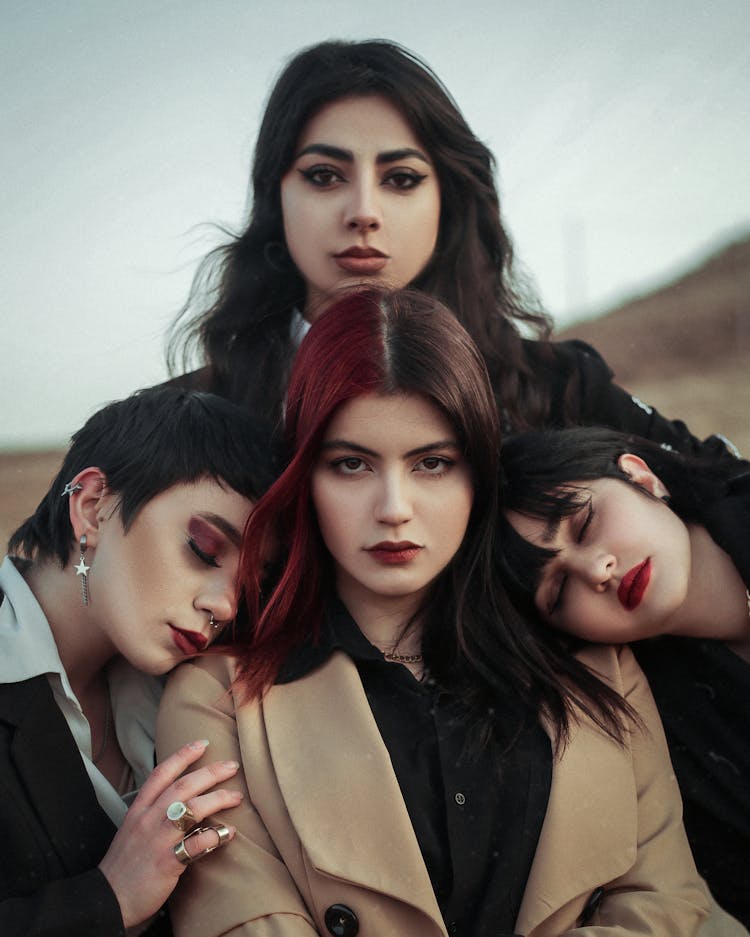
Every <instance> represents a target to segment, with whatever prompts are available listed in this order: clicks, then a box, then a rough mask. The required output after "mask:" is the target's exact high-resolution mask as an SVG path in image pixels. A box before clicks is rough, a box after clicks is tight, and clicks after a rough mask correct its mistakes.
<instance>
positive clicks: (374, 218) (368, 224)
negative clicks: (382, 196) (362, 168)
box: [344, 179, 383, 232]
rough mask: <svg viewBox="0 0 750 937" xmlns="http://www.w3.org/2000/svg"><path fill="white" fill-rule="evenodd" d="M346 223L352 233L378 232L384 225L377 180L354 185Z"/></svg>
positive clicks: (366, 180)
mask: <svg viewBox="0 0 750 937" xmlns="http://www.w3.org/2000/svg"><path fill="white" fill-rule="evenodd" d="M350 191H351V196H350V199H349V202H348V204H347V206H346V212H345V219H344V223H345V225H346V227H347V228H349V230H350V231H362V232H368V231H377V230H378V229H379V228H380V226H381V225H382V223H383V219H382V215H381V211H380V204H379V199H378V196H377V188H376V184H375V180H370V179H361V180H359V181H358V182H356V183H354V184H352V188H351V190H350Z"/></svg>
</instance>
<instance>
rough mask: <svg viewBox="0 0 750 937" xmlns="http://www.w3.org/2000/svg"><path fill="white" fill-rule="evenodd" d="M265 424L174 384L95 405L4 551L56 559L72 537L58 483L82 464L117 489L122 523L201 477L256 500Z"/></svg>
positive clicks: (64, 556)
mask: <svg viewBox="0 0 750 937" xmlns="http://www.w3.org/2000/svg"><path fill="white" fill-rule="evenodd" d="M273 452H274V449H273V445H272V438H271V432H270V429H269V427H268V426H267V425H266V424H265V423H264V422H263V421H261V420H259V419H256V418H253V417H250V416H249V415H248V414H247V413H246V412H245V411H244V410H242V409H241V408H240V407H238V406H236V405H235V404H233V403H230V402H229V401H228V400H224V399H222V398H221V397H217V396H215V395H214V394H205V393H200V392H198V391H185V390H181V389H179V388H175V387H155V388H151V389H149V390H142V391H139V392H138V393H135V394H133V395H132V396H130V397H127V398H125V399H124V400H118V401H116V402H114V403H110V404H108V405H107V406H106V407H102V409H101V410H98V411H97V412H96V413H95V414H94V415H93V416H92V417H90V418H89V419H88V420H87V421H86V423H85V424H84V425H83V426H82V427H81V429H79V430H78V431H77V432H76V433H74V435H73V437H72V440H71V444H70V448H69V449H68V451H67V453H66V455H65V458H64V459H63V463H62V466H61V468H60V471H59V472H58V473H57V476H56V477H55V479H54V481H53V482H52V484H51V485H50V488H49V491H48V492H47V494H46V495H45V496H44V497H43V498H42V500H41V501H40V503H39V506H38V507H37V509H36V511H34V513H33V514H32V515H31V517H29V518H28V519H27V520H26V521H24V523H23V524H22V525H21V526H20V527H19V528H18V530H16V531H15V533H14V534H13V535H12V536H11V538H10V541H9V543H8V553H10V554H12V555H16V556H20V557H24V558H26V559H37V558H40V559H53V558H55V559H57V561H58V562H59V563H60V565H61V566H62V567H64V566H66V565H67V563H68V560H69V559H70V555H71V550H72V548H73V546H74V544H75V538H74V536H73V528H72V526H71V523H70V515H69V509H68V499H67V497H64V496H63V490H64V488H65V485H66V484H67V483H68V482H69V481H70V480H71V479H72V478H74V477H75V476H76V475H77V474H78V473H79V472H80V471H82V470H83V469H85V468H88V467H89V466H96V467H98V468H99V469H101V471H102V474H103V475H104V476H105V478H106V479H107V488H108V490H109V491H110V492H113V493H115V494H116V495H117V498H118V505H119V514H120V519H121V521H122V525H123V529H124V530H125V531H126V532H127V530H128V529H129V528H130V525H131V524H132V523H133V521H134V520H135V518H136V516H137V514H138V512H139V511H140V510H141V508H143V507H144V506H145V505H146V504H147V503H148V502H149V501H150V500H151V499H152V498H154V497H156V495H158V494H160V493H161V492H163V491H166V490H167V489H168V488H171V487H172V486H173V485H177V484H180V483H189V482H194V481H197V480H198V479H200V478H204V477H206V476H208V477H210V478H214V479H216V480H217V481H221V482H223V483H224V484H226V485H228V486H229V487H230V488H233V489H234V490H235V491H237V492H239V493H240V494H241V495H244V496H245V497H246V498H250V499H251V500H253V501H255V500H257V499H258V498H260V496H261V495H262V494H263V492H264V491H265V490H266V489H267V488H268V486H269V485H270V484H271V482H272V481H273V478H274V477H275V473H276V471H277V469H278V466H277V465H276V464H275V462H274V455H273Z"/></svg>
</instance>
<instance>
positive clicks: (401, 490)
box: [375, 472, 412, 527]
mask: <svg viewBox="0 0 750 937" xmlns="http://www.w3.org/2000/svg"><path fill="white" fill-rule="evenodd" d="M411 516H412V507H411V499H410V498H409V494H408V485H407V483H406V481H405V480H404V479H403V478H402V477H401V476H400V474H396V473H395V472H394V473H390V474H388V475H387V476H386V477H384V478H383V480H382V484H381V486H380V490H379V492H378V499H377V504H376V509H375V519H376V520H377V521H378V523H380V524H386V525H388V526H389V527H398V526H400V525H401V524H405V523H407V522H408V521H409V520H411Z"/></svg>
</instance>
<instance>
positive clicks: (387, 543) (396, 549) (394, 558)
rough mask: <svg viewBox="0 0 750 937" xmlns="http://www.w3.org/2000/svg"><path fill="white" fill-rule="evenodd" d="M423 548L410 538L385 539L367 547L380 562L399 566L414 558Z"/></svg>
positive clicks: (371, 554)
mask: <svg viewBox="0 0 750 937" xmlns="http://www.w3.org/2000/svg"><path fill="white" fill-rule="evenodd" d="M421 549H422V547H420V546H419V545H418V544H416V543H412V542H411V541H410V540H398V541H393V540H383V541H381V542H380V543H376V544H375V545H374V546H372V547H367V552H368V553H369V554H370V556H372V557H374V558H375V559H376V560H378V561H379V562H380V563H386V564H389V565H391V564H392V565H394V566H397V565H398V564H400V563H408V562H410V560H413V559H414V557H415V556H416V555H417V554H418V553H419V551H420V550H421Z"/></svg>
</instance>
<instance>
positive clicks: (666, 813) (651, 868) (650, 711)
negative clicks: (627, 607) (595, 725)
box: [544, 647, 720, 937]
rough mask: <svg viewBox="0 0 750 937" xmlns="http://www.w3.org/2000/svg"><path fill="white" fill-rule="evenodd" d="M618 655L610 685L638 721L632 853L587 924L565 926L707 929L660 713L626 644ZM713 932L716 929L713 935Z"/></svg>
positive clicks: (659, 932) (652, 935) (671, 931)
mask: <svg viewBox="0 0 750 937" xmlns="http://www.w3.org/2000/svg"><path fill="white" fill-rule="evenodd" d="M617 656H618V660H619V680H620V681H621V685H620V686H619V687H615V688H616V689H618V690H619V691H620V693H621V694H622V695H623V696H624V698H625V699H626V700H627V701H628V702H629V703H630V705H631V706H632V707H633V709H634V710H635V711H636V712H637V713H638V715H639V717H640V719H641V721H642V724H641V726H640V727H638V726H635V727H633V728H632V729H631V734H630V740H629V744H630V753H631V758H632V771H633V776H634V780H635V796H636V798H637V818H638V827H637V842H636V843H635V844H634V847H635V856H634V861H633V864H632V866H631V867H630V868H629V869H628V870H627V871H626V872H625V873H624V874H622V875H621V876H619V877H617V878H615V879H614V880H613V881H610V882H608V883H606V884H604V886H603V887H604V895H603V898H602V901H601V903H600V905H599V907H598V909H597V911H596V912H595V914H594V916H593V918H592V919H591V921H590V922H589V924H588V926H584V927H580V928H575V929H574V930H572V931H569V932H568V933H570V934H571V937H572V935H573V934H575V935H576V937H583V935H584V934H585V935H587V937H594V935H597V937H599V935H601V937H611V935H613V934H623V935H625V934H627V935H628V937H630V935H633V937H635V935H638V937H641V935H643V937H646V935H648V937H672V935H673V937H687V935H690V934H696V935H697V934H700V935H701V937H709V934H710V933H711V931H710V930H709V928H708V921H707V912H708V908H709V902H708V898H707V896H706V894H705V890H704V885H703V882H702V880H701V879H700V877H699V876H698V874H697V871H696V869H695V864H694V862H693V858H692V854H691V852H690V847H689V845H688V842H687V837H686V835H685V830H684V827H683V825H682V800H681V798H680V793H679V788H678V785H677V780H676V777H675V775H674V771H673V769H672V764H671V761H670V758H669V752H668V748H667V742H666V738H665V736H664V731H663V728H662V724H661V719H660V718H659V715H658V712H657V709H656V704H655V702H654V699H653V696H652V694H651V690H650V688H649V686H648V683H647V681H646V678H645V676H644V674H643V672H642V670H641V669H640V667H639V666H638V664H637V662H636V660H635V658H634V657H633V654H632V652H631V651H630V649H629V648H627V647H623V648H620V649H619V650H618V652H617ZM603 820H604V822H606V818H603ZM544 933H545V934H546V933H547V931H546V930H545V931H544ZM719 934H720V932H719V931H714V932H713V933H711V937H719Z"/></svg>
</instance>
